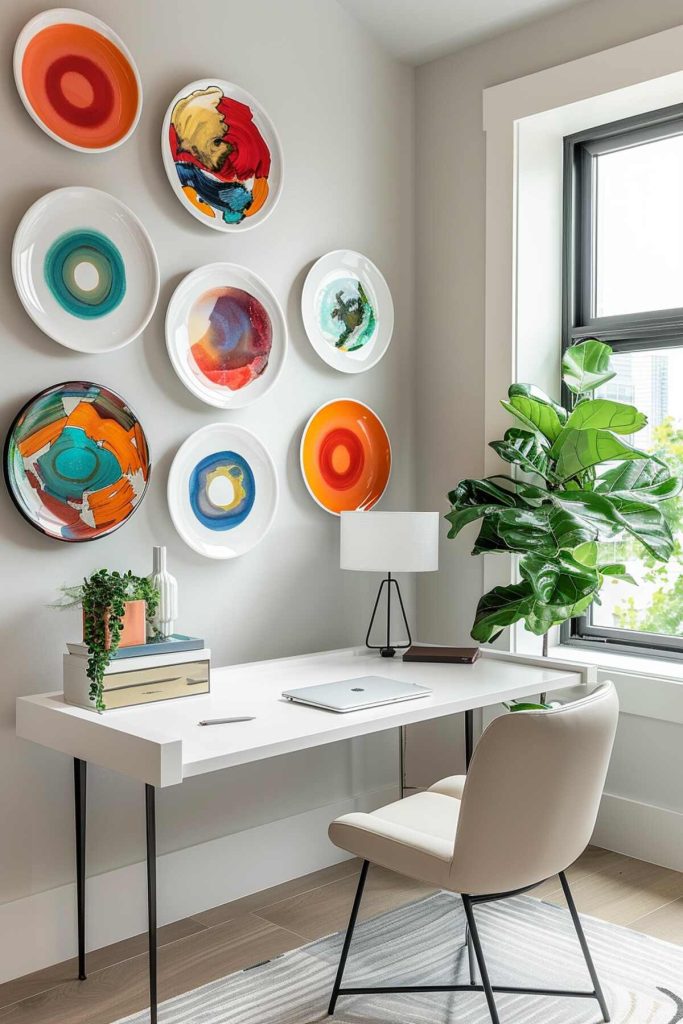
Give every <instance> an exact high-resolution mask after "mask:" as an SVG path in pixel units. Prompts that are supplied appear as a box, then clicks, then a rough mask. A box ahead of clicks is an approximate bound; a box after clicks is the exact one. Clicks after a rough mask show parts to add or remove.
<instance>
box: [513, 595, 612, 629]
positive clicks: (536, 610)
mask: <svg viewBox="0 0 683 1024" xmlns="http://www.w3.org/2000/svg"><path fill="white" fill-rule="evenodd" d="M597 591H598V588H597V587H596V588H595V590H593V591H591V592H590V593H588V594H584V596H583V597H577V599H576V601H573V602H571V603H568V604H543V602H541V601H535V602H534V603H533V604H532V606H531V608H529V610H528V611H527V612H526V614H525V616H524V621H525V623H526V626H527V629H530V630H531V632H532V633H535V634H536V636H543V634H544V633H547V632H548V630H549V629H551V628H552V627H553V626H559V625H561V624H562V623H563V622H566V621H567V619H573V618H575V617H576V616H577V615H582V614H583V613H584V612H585V610H586V608H588V607H589V605H591V604H592V603H593V601H594V600H595V599H596V596H597Z"/></svg>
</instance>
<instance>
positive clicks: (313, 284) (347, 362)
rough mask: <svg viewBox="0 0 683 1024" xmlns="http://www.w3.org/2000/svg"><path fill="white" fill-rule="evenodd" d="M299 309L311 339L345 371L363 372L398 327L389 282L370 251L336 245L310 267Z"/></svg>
mask: <svg viewBox="0 0 683 1024" xmlns="http://www.w3.org/2000/svg"><path fill="white" fill-rule="evenodd" d="M301 315H302V317H303V321H304V327H305V328H306V334H307V335H308V338H309V341H310V342H311V345H312V346H313V348H314V349H315V350H316V352H317V353H318V355H319V356H320V358H321V359H324V360H325V362H326V363H329V365H330V366H333V367H334V368H335V370H341V371H342V373H362V372H363V370H369V369H370V367H371V366H374V365H375V363H378V362H379V360H380V359H381V358H382V356H383V355H384V353H385V352H386V350H387V348H388V347H389V342H390V341H391V335H392V333H393V330H394V303H393V301H392V298H391V292H390V291H389V286H388V284H387V282H386V281H385V280H384V278H383V277H382V275H381V274H380V272H379V270H378V269H377V267H376V266H375V264H374V263H372V262H371V261H370V260H369V259H368V258H367V257H366V256H362V255H361V254H360V253H359V252H352V251H351V250H350V249H338V250H336V251H335V252H328V253H327V255H326V256H321V257H320V259H319V260H318V261H317V263H314V264H313V266H312V267H311V269H310V270H309V272H308V275H307V277H306V280H305V282H304V288H303V292H302V295H301Z"/></svg>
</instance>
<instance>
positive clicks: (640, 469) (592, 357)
mask: <svg viewBox="0 0 683 1024" xmlns="http://www.w3.org/2000/svg"><path fill="white" fill-rule="evenodd" d="M611 354H612V350H611V349H610V347H609V346H608V345H605V344H603V343H602V342H600V341H596V340H595V339H589V340H587V341H583V342H581V343H579V344H577V345H574V346H573V347H572V348H570V349H568V350H567V352H566V353H565V355H564V358H563V360H562V376H563V380H564V383H565V385H566V388H567V390H568V392H569V393H570V394H571V396H572V402H571V407H570V408H569V409H565V408H564V407H563V406H562V405H560V404H559V403H557V402H555V401H553V399H552V398H549V397H548V396H547V395H546V394H544V393H543V392H542V391H540V390H539V389H538V388H536V387H534V386H533V385H532V384H513V385H512V386H511V387H510V389H509V392H508V399H507V401H503V402H502V403H501V404H502V405H503V407H504V408H505V409H506V410H507V411H508V412H509V413H511V415H513V416H514V417H515V418H516V419H517V420H518V422H519V425H518V426H513V427H510V429H508V430H507V431H506V432H505V436H504V437H503V439H502V441H492V442H491V448H493V449H494V451H495V452H497V453H498V455H499V456H500V457H501V459H503V460H504V461H505V462H507V463H509V464H510V465H512V466H514V467H516V468H517V471H518V473H519V472H520V471H521V474H523V475H520V476H517V477H515V478H512V477H509V476H505V475H499V474H496V475H494V476H490V477H486V478H485V479H483V480H462V481H461V482H460V483H459V484H458V485H457V487H456V488H455V490H453V491H451V492H450V494H449V496H448V497H449V500H450V502H451V511H450V513H449V514H448V515H447V516H446V518H447V519H448V520H449V522H450V524H451V528H450V531H449V533H448V536H449V538H453V537H456V536H457V535H458V533H459V532H460V531H461V530H462V529H463V527H464V526H466V525H467V524H468V523H471V522H474V521H475V520H481V526H480V529H479V535H478V536H477V539H476V541H475V544H474V548H473V551H472V554H474V555H479V554H489V553H502V554H507V555H509V554H514V555H518V556H519V561H518V566H519V575H520V577H521V579H520V581H519V582H518V583H513V584H511V585H510V586H504V587H500V586H499V587H494V588H493V590H491V591H489V593H488V594H485V595H484V596H483V597H482V598H481V599H480V601H479V604H478V605H477V610H476V614H475V618H474V625H473V627H472V632H471V635H472V637H473V638H474V639H475V640H478V641H480V642H482V643H487V642H491V641H493V640H495V639H497V637H499V636H500V634H501V632H502V631H503V629H504V628H505V626H510V625H512V624H513V623H515V622H518V621H521V620H524V623H525V625H526V627H527V629H529V630H531V632H532V633H535V634H536V635H538V636H542V637H543V654H544V655H547V653H548V631H549V630H550V629H551V628H552V627H553V626H556V625H560V624H561V623H563V622H566V621H567V620H568V619H571V618H574V617H575V616H578V615H582V614H584V613H585V611H586V609H587V608H588V607H589V606H590V605H591V604H592V603H593V602H594V601H595V602H597V603H599V601H600V597H599V594H600V590H601V588H602V586H603V584H604V583H605V581H606V580H623V581H626V582H629V583H635V582H636V581H635V580H634V579H633V578H632V577H631V576H630V575H629V573H628V572H627V567H626V565H625V564H624V562H622V561H614V560H609V559H607V558H606V557H605V555H604V543H605V542H612V543H614V542H615V541H617V542H618V541H621V540H625V539H627V538H629V537H632V538H635V540H636V541H637V542H638V543H639V544H640V545H642V547H643V548H644V549H645V551H646V552H648V553H649V555H650V556H652V558H654V559H656V560H658V561H661V562H666V561H668V559H669V558H670V557H671V554H672V551H673V547H674V542H673V537H672V534H671V528H670V526H669V522H668V520H667V513H668V512H669V508H668V507H667V505H666V501H667V499H670V498H673V497H675V496H676V495H677V494H678V493H679V491H680V490H681V480H680V479H679V478H677V477H676V476H673V475H672V474H671V472H670V471H669V469H668V468H667V466H666V465H665V464H664V463H663V462H662V461H661V460H660V459H658V458H656V457H655V456H653V455H651V454H648V453H647V452H644V451H640V450H638V449H637V448H634V447H632V446H631V445H630V444H628V443H626V442H625V441H624V440H623V437H624V436H629V435H631V434H635V433H636V432H637V431H639V430H641V429H642V428H643V427H644V426H645V425H646V423H647V417H646V416H645V415H644V414H643V413H641V412H639V411H638V410H637V409H636V408H635V406H633V405H626V404H624V403H623V402H615V401H612V400H610V399H607V398H600V397H596V395H595V391H596V390H597V389H598V388H599V387H600V386H601V385H603V384H605V383H606V382H607V381H609V380H611V378H612V377H614V376H615V372H614V371H613V370H612V369H611V368H610V356H611ZM662 503H664V504H662Z"/></svg>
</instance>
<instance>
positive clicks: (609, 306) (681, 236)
mask: <svg viewBox="0 0 683 1024" xmlns="http://www.w3.org/2000/svg"><path fill="white" fill-rule="evenodd" d="M594 160H595V172H596V173H595V181H596V185H595V188H596V191H595V199H596V203H595V207H596V214H595V220H594V232H595V282H594V289H595V310H594V315H595V316H598V317H601V316H618V315H620V314H625V313H639V312H644V311H653V310H661V309H673V308H678V307H681V306H683V135H676V136H672V137H671V138H668V139H661V140H658V141H656V142H649V143H645V144H643V145H639V146H632V147H631V148H629V149H622V150H616V151H614V152H612V153H603V154H601V155H600V156H597V157H595V158H594Z"/></svg>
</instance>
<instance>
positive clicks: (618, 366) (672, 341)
mask: <svg viewBox="0 0 683 1024" xmlns="http://www.w3.org/2000/svg"><path fill="white" fill-rule="evenodd" d="M564 214H565V216H564V239H565V250H564V308H563V340H562V343H563V347H564V348H566V347H567V346H569V345H571V344H573V343H574V342H576V341H579V340H581V339H583V338H599V339H600V340H601V341H606V342H607V343H608V344H609V345H611V346H612V349H613V352H614V359H613V365H614V369H615V370H616V371H617V374H616V377H614V379H613V380H611V381H609V383H608V384H606V385H604V386H603V388H602V389H601V390H600V392H599V394H601V395H603V396H605V397H607V398H612V399H615V400H617V401H620V402H627V403H630V404H633V405H636V406H638V408H639V409H641V410H642V411H643V412H645V413H646V414H647V417H648V425H647V427H645V429H644V430H642V431H640V432H639V433H638V434H637V435H634V436H633V438H632V439H631V440H632V443H633V444H634V445H636V446H637V447H638V448H641V449H644V450H646V451H649V452H652V453H654V454H656V455H657V456H658V457H660V458H662V459H663V460H664V461H666V462H667V463H668V464H669V465H670V467H671V469H672V470H673V471H674V472H675V473H677V474H679V475H681V474H683V106H682V107H675V108H669V109H667V110H661V111H657V112H656V113H652V114H649V115H646V116H641V117H638V118H633V119H630V120H628V121H621V122H617V123H615V124H610V125H605V126H603V127H601V128H593V129H591V130H590V131H586V132H581V133H579V134H577V135H572V136H569V137H567V138H566V139H565V178H564ZM564 397H565V401H566V402H567V401H569V397H568V396H567V395H565V396H564ZM665 514H666V515H667V517H668V518H669V521H670V524H671V527H672V530H673V533H674V537H675V538H676V546H675V550H674V555H673V558H672V559H671V561H670V562H669V563H667V564H666V565H662V563H660V562H656V561H655V560H654V559H651V558H649V557H647V556H643V554H642V549H641V548H640V546H639V545H638V544H637V543H636V542H635V541H624V542H620V543H619V544H612V545H609V546H607V545H605V547H606V549H607V550H606V552H605V553H606V554H607V555H608V556H609V555H612V556H614V557H615V559H620V560H624V561H627V562H628V563H629V571H630V572H631V574H632V575H633V576H634V577H635V578H636V579H637V580H638V581H639V586H638V587H637V588H634V587H632V586H629V585H628V584H626V583H623V582H622V583H617V582H614V583H611V582H608V583H606V584H605V586H604V587H603V590H602V592H601V599H602V604H600V605H598V604H595V605H593V607H592V608H591V609H590V610H589V612H588V614H587V615H586V616H585V617H582V618H579V619H574V620H573V621H572V622H571V623H570V624H568V625H567V626H565V627H564V629H563V640H565V641H569V642H576V643H601V644H610V645H612V646H617V647H622V648H623V647H624V646H627V647H629V648H631V649H632V650H634V651H636V652H637V651H641V652H643V653H649V654H652V653H653V649H657V650H659V651H660V652H661V653H662V654H665V653H666V652H678V654H680V652H681V650H683V635H682V634H683V502H682V501H681V499H676V501H675V502H671V503H669V506H668V508H667V507H665ZM610 549H611V550H610Z"/></svg>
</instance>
